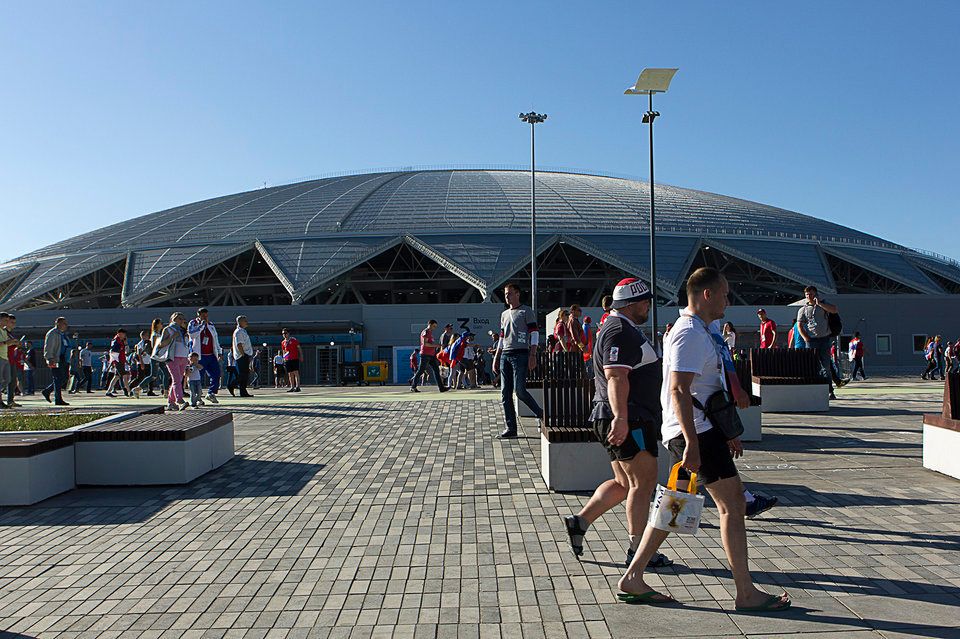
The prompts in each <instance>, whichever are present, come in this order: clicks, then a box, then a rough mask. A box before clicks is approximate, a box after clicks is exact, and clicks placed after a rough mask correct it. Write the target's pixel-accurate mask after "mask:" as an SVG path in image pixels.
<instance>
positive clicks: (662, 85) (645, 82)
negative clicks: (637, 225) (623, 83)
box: [623, 68, 677, 345]
mask: <svg viewBox="0 0 960 639" xmlns="http://www.w3.org/2000/svg"><path fill="white" fill-rule="evenodd" d="M676 72H677V69H654V68H647V69H644V70H643V71H641V72H640V76H639V77H638V78H637V81H636V83H634V85H633V86H632V87H628V88H627V90H626V91H624V92H623V93H624V95H646V96H648V98H649V103H648V109H647V111H646V112H645V113H644V114H643V119H642V120H641V121H642V122H643V124H649V125H650V290H651V291H653V301H652V302H651V304H650V339H651V340H652V341H653V343H654V345H657V344H658V340H657V239H656V236H657V232H656V200H655V197H654V193H653V121H654V120H656V119H657V117H659V115H660V112H659V111H654V110H653V94H654V93H666V91H667V89H668V88H669V87H670V81H671V80H672V79H673V76H674V74H675V73H676Z"/></svg>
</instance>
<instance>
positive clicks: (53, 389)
mask: <svg viewBox="0 0 960 639" xmlns="http://www.w3.org/2000/svg"><path fill="white" fill-rule="evenodd" d="M68 328H69V325H68V324H67V318H65V317H58V318H57V321H56V323H55V324H54V326H53V328H51V329H50V330H49V331H47V335H46V337H44V340H43V359H44V360H45V361H46V363H47V366H49V367H50V372H51V373H52V374H53V381H52V382H51V383H50V385H49V386H47V387H46V388H44V389H43V391H42V394H43V398H44V399H46V400H47V401H48V402H49V401H51V400H50V395H51V394H53V396H54V403H55V404H56V405H57V406H69V404H68V403H67V402H65V401H63V387H64V386H65V385H66V384H67V361H68V360H67V358H68V357H69V356H70V340H68V339H67V329H68Z"/></svg>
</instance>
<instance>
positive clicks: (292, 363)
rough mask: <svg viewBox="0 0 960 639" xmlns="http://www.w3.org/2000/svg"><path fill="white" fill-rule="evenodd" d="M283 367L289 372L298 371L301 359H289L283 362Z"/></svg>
mask: <svg viewBox="0 0 960 639" xmlns="http://www.w3.org/2000/svg"><path fill="white" fill-rule="evenodd" d="M283 367H284V368H285V369H287V372H288V373H296V372H297V371H299V370H300V360H299V359H288V360H285V361H284V362H283Z"/></svg>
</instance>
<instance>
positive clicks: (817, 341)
mask: <svg viewBox="0 0 960 639" xmlns="http://www.w3.org/2000/svg"><path fill="white" fill-rule="evenodd" d="M803 293H804V295H805V296H806V298H807V303H806V304H804V305H803V306H801V307H800V310H799V311H798V312H797V330H798V331H799V332H800V337H802V338H803V342H804V343H805V344H806V347H807V348H812V349H814V350H816V351H817V359H819V360H820V367H821V368H822V370H821V371H820V374H821V375H822V376H823V377H825V378H827V383H828V384H829V385H830V399H836V398H837V397H836V395H834V394H833V382H834V375H833V366H832V365H831V360H830V343H831V342H832V341H833V337H832V336H831V335H830V321H829V320H828V319H827V313H839V312H840V309H839V308H837V306H836V305H834V304H830V303H829V302H827V301H826V300H822V299H820V297H819V295H818V293H817V287H816V286H808V287H806V288H805V289H803ZM843 385H844V382H843V380H840V379H838V380H837V386H843Z"/></svg>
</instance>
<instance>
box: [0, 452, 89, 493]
mask: <svg viewBox="0 0 960 639" xmlns="http://www.w3.org/2000/svg"><path fill="white" fill-rule="evenodd" d="M0 478H2V479H0V506H29V505H30V504H36V503H37V502H41V501H43V500H44V499H48V498H50V497H53V496H54V495H59V494H60V493H64V492H66V491H68V490H72V489H73V488H74V461H73V444H72V443H71V444H69V445H67V446H64V447H62V448H57V449H56V450H51V451H48V452H44V453H40V454H37V455H31V456H29V457H2V458H0Z"/></svg>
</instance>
